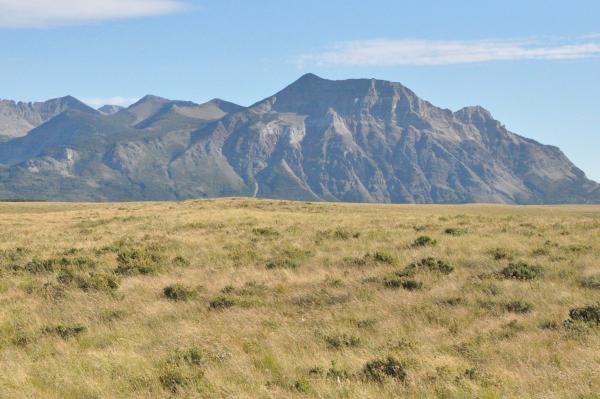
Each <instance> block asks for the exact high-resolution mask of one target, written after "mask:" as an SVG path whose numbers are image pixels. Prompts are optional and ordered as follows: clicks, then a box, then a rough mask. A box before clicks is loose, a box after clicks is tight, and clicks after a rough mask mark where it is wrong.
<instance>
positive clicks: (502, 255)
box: [490, 248, 512, 260]
mask: <svg viewBox="0 0 600 399" xmlns="http://www.w3.org/2000/svg"><path fill="white" fill-rule="evenodd" d="M490 255H492V258H494V259H495V260H502V259H511V258H512V253H511V252H510V251H509V250H507V249H505V248H494V249H492V250H491V251H490Z"/></svg>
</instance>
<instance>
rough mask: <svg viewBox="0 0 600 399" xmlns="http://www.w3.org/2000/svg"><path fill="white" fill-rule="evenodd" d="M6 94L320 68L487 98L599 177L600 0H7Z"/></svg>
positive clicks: (216, 89) (179, 93) (463, 99)
mask: <svg viewBox="0 0 600 399" xmlns="http://www.w3.org/2000/svg"><path fill="white" fill-rule="evenodd" d="M0 51H1V54H2V57H1V58H0V98H6V99H13V100H20V101H40V100H45V99H49V98H55V97H61V96H64V95H73V96H75V97H77V98H79V99H82V100H84V101H86V102H87V103H89V104H91V105H93V106H101V105H103V104H104V103H113V104H119V105H126V104H129V103H131V102H133V101H135V100H136V99H138V98H140V97H142V96H144V95H145V94H155V95H160V96H163V97H167V98H171V99H183V100H192V101H195V102H203V101H206V100H209V99H212V98H215V97H218V98H222V99H225V100H229V101H233V102H236V103H239V104H241V105H250V104H252V103H254V102H257V101H259V100H261V99H263V98H265V97H268V96H270V95H272V94H274V93H276V92H277V91H279V90H281V89H282V88H283V87H285V86H286V85H288V84H290V83H291V82H293V81H294V80H296V79H297V78H298V77H300V76H301V75H302V74H304V73H307V72H312V73H316V74H317V75H319V76H321V77H324V78H330V79H348V78H378V79H385V80H391V81H396V82H400V83H402V84H404V85H405V86H407V87H409V88H410V89H412V90H413V91H414V92H416V93H417V94H418V95H419V96H420V97H422V98H424V99H426V100H428V101H430V102H432V103H433V104H435V105H437V106H440V107H443V108H449V109H451V110H454V111H455V110H458V109H460V108H462V107H464V106H467V105H481V106H483V107H485V108H487V109H489V110H490V111H491V112H492V115H493V116H494V117H495V118H496V119H498V120H500V121H501V122H502V123H504V124H505V125H506V126H507V128H508V129H509V130H511V131H513V132H515V133H518V134H521V135H523V136H526V137H530V138H533V139H536V140H538V141H540V142H542V143H544V144H551V145H555V146H558V147H560V148H561V149H562V150H563V151H564V152H565V153H566V154H567V156H569V157H570V158H571V160H572V161H573V162H574V163H575V164H576V165H577V166H579V167H580V168H581V169H583V170H584V171H585V172H586V174H587V175H588V176H589V177H591V178H593V179H594V180H596V181H600V2H599V1H597V0H570V1H568V2H567V1H558V0H556V1H555V0H545V1H540V0H527V1H523V0H519V1H515V0H502V1H495V0H489V1H481V0H479V1H476V0H454V1H447V0H429V1H427V0H423V1H418V2H417V1H412V0H411V1H406V0H369V1H365V0H296V1H292V0H287V1H286V0H85V1H81V0H0Z"/></svg>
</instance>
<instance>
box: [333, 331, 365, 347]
mask: <svg viewBox="0 0 600 399" xmlns="http://www.w3.org/2000/svg"><path fill="white" fill-rule="evenodd" d="M325 342H327V345H328V346H329V347H330V348H333V349H341V348H352V347H356V346H359V345H360V338H359V337H356V336H354V335H348V334H341V335H333V336H329V337H325Z"/></svg>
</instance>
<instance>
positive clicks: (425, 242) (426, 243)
mask: <svg viewBox="0 0 600 399" xmlns="http://www.w3.org/2000/svg"><path fill="white" fill-rule="evenodd" d="M436 244H437V241H436V240H434V239H433V238H431V237H428V236H420V237H418V238H417V239H416V240H415V241H414V242H413V243H412V246H413V247H414V248H418V247H432V246H434V245H436Z"/></svg>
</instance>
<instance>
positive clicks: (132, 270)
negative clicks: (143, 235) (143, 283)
mask: <svg viewBox="0 0 600 399" xmlns="http://www.w3.org/2000/svg"><path fill="white" fill-rule="evenodd" d="M117 262H118V266H117V268H116V269H115V273H116V274H120V275H125V276H132V275H136V274H143V275H155V274H158V273H159V272H160V271H161V270H162V269H163V268H164V267H165V264H166V259H165V256H164V254H163V253H162V251H160V249H158V248H156V247H154V246H144V247H142V246H140V247H135V246H134V247H126V248H122V249H121V250H120V251H119V252H118V254H117Z"/></svg>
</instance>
